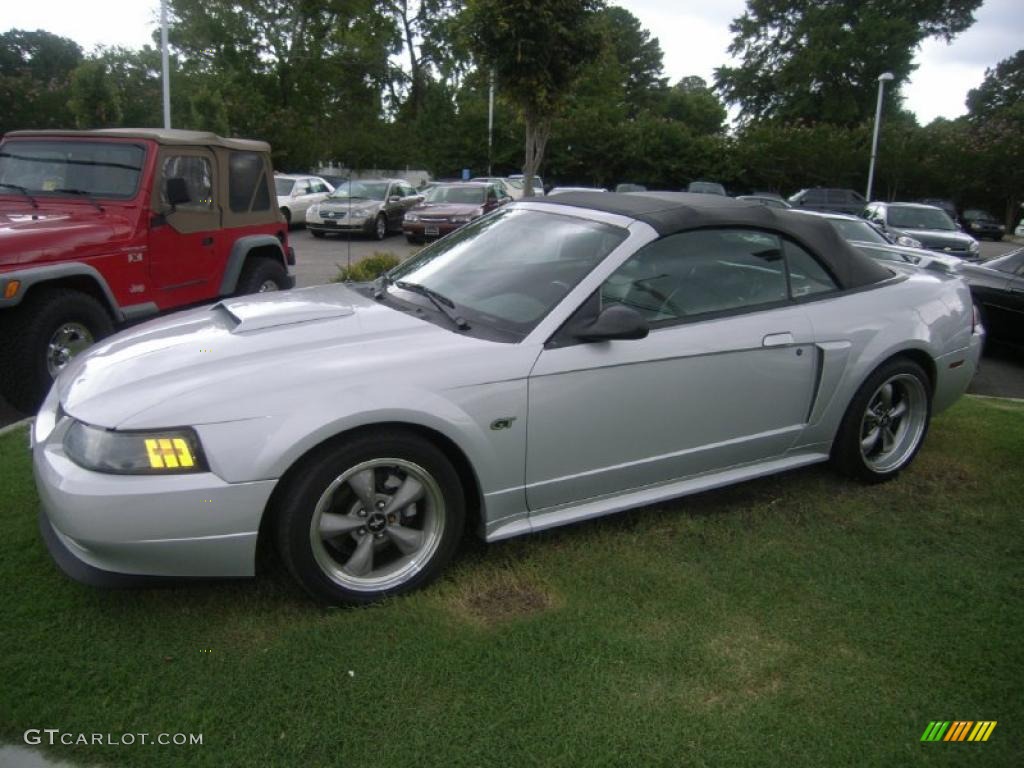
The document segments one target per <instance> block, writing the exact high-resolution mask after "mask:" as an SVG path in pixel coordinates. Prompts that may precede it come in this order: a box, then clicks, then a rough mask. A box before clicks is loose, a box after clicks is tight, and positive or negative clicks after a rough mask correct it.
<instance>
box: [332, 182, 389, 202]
mask: <svg viewBox="0 0 1024 768" xmlns="http://www.w3.org/2000/svg"><path fill="white" fill-rule="evenodd" d="M387 193H388V183H387V182H386V181H349V182H346V183H344V184H342V185H340V186H338V187H337V188H336V189H335V190H334V191H333V192H332V193H331V195H330V196H331V197H332V198H339V197H340V198H343V199H346V200H347V199H349V198H351V199H353V200H383V199H384V195H386V194H387Z"/></svg>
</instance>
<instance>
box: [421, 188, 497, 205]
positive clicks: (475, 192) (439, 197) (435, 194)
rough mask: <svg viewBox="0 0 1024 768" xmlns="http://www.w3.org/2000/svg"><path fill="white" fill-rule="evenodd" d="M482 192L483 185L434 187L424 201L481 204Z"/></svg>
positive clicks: (482, 200) (482, 199)
mask: <svg viewBox="0 0 1024 768" xmlns="http://www.w3.org/2000/svg"><path fill="white" fill-rule="evenodd" d="M484 192H485V190H484V188H483V187H434V188H433V189H431V190H430V191H429V192H427V197H426V199H425V200H424V202H427V203H455V204H465V205H482V204H483V202H484Z"/></svg>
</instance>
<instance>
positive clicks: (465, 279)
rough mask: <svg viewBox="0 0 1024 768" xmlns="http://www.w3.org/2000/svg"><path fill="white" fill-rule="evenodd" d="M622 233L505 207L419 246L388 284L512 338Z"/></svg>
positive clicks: (623, 232)
mask: <svg viewBox="0 0 1024 768" xmlns="http://www.w3.org/2000/svg"><path fill="white" fill-rule="evenodd" d="M626 234H627V233H626V230H625V229H622V228H620V227H614V226H611V225H609V224H604V223H601V222H596V221H590V220H588V219H583V218H578V217H575V216H565V215H561V214H556V213H548V212H542V211H531V210H525V209H522V208H519V209H509V208H506V209H502V210H500V211H499V212H498V213H496V214H492V215H490V216H485V217H484V218H482V219H479V220H478V221H476V222H474V223H473V224H469V225H468V226H466V227H463V228H462V229H459V230H456V232H454V233H453V234H451V235H448V236H447V237H445V238H443V239H441V240H438V241H437V242H436V243H434V244H433V245H430V246H428V247H426V248H424V249H423V250H422V251H420V252H419V253H418V254H417V255H416V256H414V257H413V258H412V259H410V260H409V261H407V262H405V263H404V264H402V265H401V266H399V267H397V268H396V269H394V270H392V271H391V272H390V273H388V282H390V283H392V284H394V283H397V282H398V281H402V282H405V283H413V284H418V285H420V286H423V287H426V288H429V289H430V290H432V291H434V292H436V293H437V294H440V295H442V296H444V297H446V298H447V299H449V300H450V301H451V302H452V303H453V304H454V305H455V311H457V312H458V313H460V314H461V315H462V316H463V317H465V319H466V320H467V321H468V322H469V324H470V326H471V327H472V328H473V329H479V328H481V327H483V328H488V329H490V330H491V331H492V332H494V333H495V334H497V335H499V336H500V337H502V338H507V339H509V340H513V341H518V340H521V339H522V338H523V337H524V336H526V334H528V333H529V332H530V331H531V330H533V328H534V327H535V326H536V325H537V323H539V322H540V321H541V320H542V319H543V318H544V317H545V316H546V315H547V314H548V312H550V311H551V310H552V309H553V308H554V307H555V306H556V305H557V304H558V303H559V302H560V301H561V300H562V299H563V298H565V296H566V294H567V293H569V291H570V290H572V289H573V288H574V287H575V286H576V284H577V283H578V282H579V281H580V280H582V279H583V277H584V276H585V275H586V274H587V273H588V272H590V270H592V269H593V268H594V267H595V266H596V265H597V264H599V263H600V262H601V260H602V259H604V258H605V256H607V255H608V254H609V253H611V251H612V249H614V248H615V247H616V246H617V245H618V244H619V243H621V242H622V241H623V240H625V239H626Z"/></svg>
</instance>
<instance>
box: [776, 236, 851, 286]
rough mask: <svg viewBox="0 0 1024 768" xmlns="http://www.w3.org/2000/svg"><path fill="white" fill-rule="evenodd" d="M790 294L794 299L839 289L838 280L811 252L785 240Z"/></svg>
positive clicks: (784, 246)
mask: <svg viewBox="0 0 1024 768" xmlns="http://www.w3.org/2000/svg"><path fill="white" fill-rule="evenodd" d="M782 243H783V250H784V251H785V254H786V269H787V270H788V272H789V295H790V296H791V297H792V298H794V299H799V298H801V297H803V296H814V295H816V294H819V293H828V292H829V291H836V290H839V286H838V285H836V281H835V280H833V279H832V276H831V275H830V274H829V273H828V272H827V271H826V270H825V268H824V267H823V266H821V264H819V263H818V260H817V259H815V258H814V257H813V256H812V255H811V254H810V253H808V252H807V251H806V250H804V249H803V248H801V247H800V246H799V245H797V244H796V243H794V242H792V241H790V240H783V241H782Z"/></svg>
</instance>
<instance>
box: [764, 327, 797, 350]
mask: <svg viewBox="0 0 1024 768" xmlns="http://www.w3.org/2000/svg"><path fill="white" fill-rule="evenodd" d="M792 343H793V334H792V333H790V332H789V331H786V332H785V333H769V334H768V335H767V336H765V337H764V339H762V340H761V346H762V347H784V346H786V345H787V344H792Z"/></svg>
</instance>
